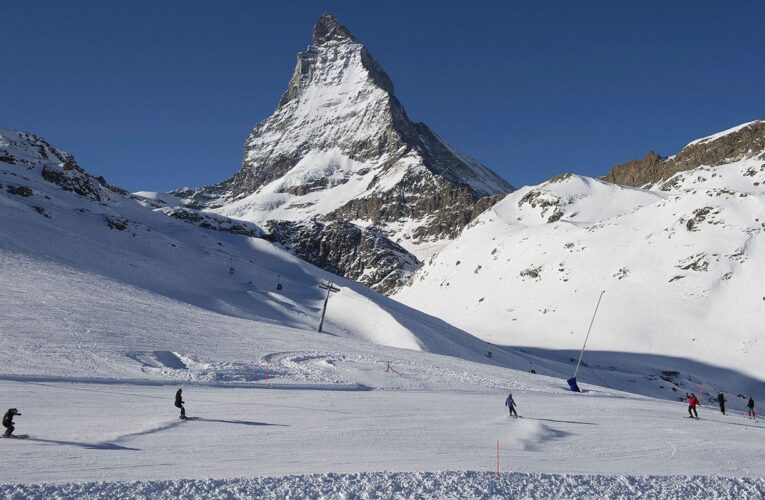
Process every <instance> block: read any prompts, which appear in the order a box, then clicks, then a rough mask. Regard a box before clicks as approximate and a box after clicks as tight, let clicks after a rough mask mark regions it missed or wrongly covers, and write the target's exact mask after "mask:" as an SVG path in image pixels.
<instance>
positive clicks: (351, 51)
mask: <svg viewBox="0 0 765 500" xmlns="http://www.w3.org/2000/svg"><path fill="white" fill-rule="evenodd" d="M512 189H513V188H512V186H511V185H510V184H508V183H507V182H506V181H505V180H503V179H502V178H501V177H499V176H498V175H496V174H495V173H493V172H492V171H491V170H489V169H488V168H486V167H485V166H483V165H481V164H480V163H479V162H477V161H475V160H473V159H471V158H469V157H467V156H465V155H464V154H462V153H460V152H459V151H457V150H456V149H455V148H454V147H452V146H450V145H449V144H447V143H446V142H444V141H443V140H442V139H440V138H439V137H438V136H437V135H436V134H435V133H433V132H432V131H431V130H430V129H429V128H428V127H427V125H425V124H423V123H414V122H412V121H410V119H409V118H408V117H407V114H406V112H405V111H404V108H403V106H402V105H401V103H399V101H398V99H396V97H395V95H394V93H393V83H392V82H391V79H390V78H389V77H388V75H387V74H386V73H385V71H384V70H383V69H382V67H381V66H380V64H379V63H378V62H377V61H375V59H374V58H373V57H372V55H371V54H370V52H369V51H368V50H367V49H366V47H364V45H362V44H361V43H359V42H358V41H357V40H356V38H355V37H354V36H353V35H352V34H351V33H350V31H349V30H348V29H347V28H345V27H344V26H342V25H341V24H340V23H338V21H337V20H336V19H335V18H334V17H332V16H331V15H329V14H325V15H323V16H322V17H321V18H320V19H319V20H318V22H317V23H316V25H315V26H314V29H313V38H312V42H311V45H309V46H308V48H307V49H306V50H305V51H303V52H300V53H299V54H298V61H297V66H296V67H295V71H294V73H293V75H292V79H291V80H290V82H289V86H288V89H287V91H286V92H285V93H284V95H283V96H282V98H281V100H280V101H279V105H278V107H277V108H276V110H275V111H274V113H273V114H272V115H271V116H269V117H268V118H266V119H265V120H263V121H262V122H260V123H259V124H258V125H257V126H255V128H254V129H253V131H252V133H251V134H250V136H249V137H248V138H247V140H246V142H245V153H244V161H243V163H242V167H241V170H240V171H239V172H238V173H236V174H235V175H234V176H233V177H231V178H229V179H227V180H225V181H223V182H221V183H220V184H216V185H212V186H205V187H202V188H199V189H188V188H184V189H181V190H178V191H175V192H173V193H172V194H173V195H175V196H177V197H180V198H182V199H183V200H185V202H186V203H187V206H188V207H190V208H195V209H202V210H206V211H212V212H216V213H219V214H223V215H226V216H228V217H232V218H236V219H241V220H245V221H251V222H255V223H258V224H260V225H265V224H266V222H267V221H269V220H277V221H289V222H293V223H298V224H305V225H306V226H304V227H302V228H301V231H302V233H303V234H307V233H308V232H310V230H313V229H316V227H318V226H317V225H316V222H322V223H328V222H332V221H341V222H344V223H346V224H347V223H351V224H353V225H356V226H359V227H360V228H362V229H366V228H372V229H374V232H375V235H378V236H379V235H385V236H386V237H388V238H389V239H391V240H392V242H394V243H395V244H397V245H400V246H401V247H403V248H404V249H406V251H407V252H410V253H412V254H414V255H415V256H417V257H418V258H421V257H422V256H424V255H428V254H430V253H432V252H433V251H434V249H436V248H439V247H440V246H442V245H443V243H444V242H445V241H446V240H448V239H450V238H452V237H454V236H456V235H457V234H458V233H459V231H460V230H461V229H462V228H463V227H464V226H465V224H467V223H468V222H469V221H470V220H472V219H473V218H474V217H475V216H476V215H478V214H479V213H480V212H482V211H483V210H485V209H486V208H488V207H489V206H491V204H492V203H493V202H495V201H496V199H497V198H496V196H497V195H501V194H505V193H507V192H509V191H511V190H512ZM321 227H324V226H323V225H322V226H321ZM338 227H347V228H348V229H349V230H351V231H354V232H355V231H358V229H353V228H351V227H350V226H348V225H345V226H333V228H334V229H337V228H338ZM334 234H337V231H335V233H334ZM330 236H331V235H330ZM322 237H323V240H324V242H325V244H331V242H330V241H329V238H328V235H325V234H323V235H322ZM292 241H294V238H293V237H292V235H290V238H289V240H285V243H289V244H290V245H292V243H291V242H292ZM304 253H305V252H304ZM375 260H379V257H378V256H376V255H375V254H374V253H362V254H360V255H359V259H358V262H360V263H361V265H362V266H363V267H366V266H369V265H372V266H373V265H374V264H373V262H374V261H375ZM411 261H413V259H412V258H411V257H410V256H405V257H404V258H403V259H402V260H401V264H400V266H399V268H398V270H397V271H398V272H399V274H400V275H401V276H400V279H399V281H403V279H404V278H405V277H406V274H408V273H409V272H411V271H412V270H413V268H412V267H411V266H410V265H409V263H410V262H411ZM414 261H415V262H416V259H414ZM336 267H338V269H339V270H341V271H342V268H341V267H339V266H336ZM390 273H391V270H388V271H386V272H381V271H379V270H374V271H372V272H370V271H365V272H364V273H362V274H359V275H354V274H353V273H349V274H346V276H347V277H350V278H353V279H359V278H360V277H361V278H362V279H364V280H365V281H364V282H365V283H367V284H370V285H373V286H375V285H377V286H378V288H380V289H382V290H384V291H389V290H390V289H391V287H390V286H389V285H387V284H386V285H385V286H382V287H380V286H379V283H375V282H373V281H370V280H369V279H368V277H369V276H376V275H389V274H390ZM365 277H367V278H365Z"/></svg>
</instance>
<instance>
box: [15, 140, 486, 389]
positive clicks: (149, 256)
mask: <svg viewBox="0 0 765 500" xmlns="http://www.w3.org/2000/svg"><path fill="white" fill-rule="evenodd" d="M0 148H2V149H0V153H2V155H3V158H4V159H2V160H0V208H1V210H0V222H1V223H0V236H2V237H1V238H0V262H2V263H3V265H2V266H1V267H0V269H2V271H0V272H2V281H3V282H4V283H10V284H12V285H10V288H8V289H6V294H5V295H4V296H3V301H4V304H3V306H4V307H3V308H4V310H24V309H29V310H34V309H37V310H39V313H37V314H34V315H33V316H32V317H31V318H29V320H28V321H25V322H23V323H21V324H16V322H17V318H15V317H14V316H12V315H11V316H7V317H6V318H4V321H5V322H6V328H7V329H8V330H9V331H10V332H11V333H10V334H9V335H5V336H4V337H3V339H2V341H0V342H3V343H5V344H6V345H8V346H10V345H15V346H17V348H18V349H19V350H21V352H24V353H25V354H24V355H23V356H19V355H18V353H14V352H13V350H10V349H9V350H5V351H4V352H3V354H2V356H3V357H4V358H5V359H4V361H8V364H7V365H6V366H7V370H9V371H10V372H15V373H24V371H23V370H21V367H22V366H27V365H28V366H29V367H30V368H29V369H30V370H33V369H34V368H33V367H35V366H37V367H38V368H39V369H41V370H43V371H44V372H45V373H51V372H56V371H57V370H60V367H58V366H55V365H50V364H47V363H42V364H39V365H38V363H39V356H40V351H39V346H38V344H37V341H36V340H34V337H35V336H36V334H39V332H49V333H48V334H49V335H60V336H62V337H61V338H59V339H58V340H57V341H56V342H54V343H52V344H51V345H50V347H51V349H54V350H58V349H60V348H62V346H65V347H64V348H65V349H66V348H68V347H69V344H70V343H71V342H75V343H76V342H77V341H78V338H79V337H78V336H79V335H85V337H86V338H87V336H88V335H92V336H94V337H95V338H101V339H102V340H103V336H106V337H107V338H109V339H120V343H117V344H112V342H113V340H110V341H109V345H108V346H107V349H116V351H115V352H112V353H110V354H108V355H107V354H104V356H106V357H107V358H109V359H113V357H114V354H115V353H117V352H118V353H119V354H121V355H122V356H123V357H124V358H123V359H119V358H117V359H115V360H114V366H115V367H116V366H121V364H123V363H127V364H128V365H130V364H131V363H132V364H135V363H136V361H135V360H132V358H131V356H130V353H131V352H132V351H134V350H140V346H141V345H143V340H142V339H145V338H146V337H147V336H148V337H150V338H151V342H160V343H162V342H165V341H163V340H160V339H161V338H162V337H163V336H168V338H172V337H173V336H174V335H176V332H173V331H172V328H170V326H169V325H167V324H165V323H164V321H172V320H173V318H174V317H175V316H181V317H186V316H188V315H193V316H200V317H203V316H204V315H206V314H208V312H212V313H215V314H217V315H225V316H227V317H235V318H242V319H246V320H253V321H256V322H257V324H256V325H255V326H253V328H257V329H259V330H271V329H277V330H278V329H280V328H287V327H290V328H292V329H299V330H300V331H303V332H305V331H313V330H315V328H316V326H317V324H318V320H319V316H320V311H321V305H322V301H323V298H324V292H323V291H322V290H320V289H319V288H318V285H319V283H321V282H322V281H323V280H327V281H330V280H331V281H335V282H336V283H337V284H338V285H339V286H340V287H341V288H342V291H341V292H340V293H337V294H334V296H333V297H332V300H331V309H330V312H329V314H328V316H327V320H326V321H327V324H326V331H327V332H328V333H329V334H331V335H337V336H340V337H345V338H351V339H357V340H363V341H368V342H373V343H376V344H380V345H386V346H392V347H400V348H406V349H415V350H432V351H433V352H439V353H443V354H455V355H458V356H459V355H464V356H466V357H467V358H473V359H480V358H481V357H482V355H483V351H484V349H485V346H484V343H483V342H480V341H478V340H477V339H474V338H472V337H470V336H469V335H466V334H465V333H464V332H461V331H459V330H457V329H455V328H453V327H450V326H449V325H447V324H445V323H444V322H442V321H439V320H436V319H434V318H430V317H428V316H427V315H423V314H421V313H418V312H416V311H414V310H411V309H409V308H408V307H404V306H401V305H400V304H398V303H396V302H394V301H391V300H389V299H387V298H385V297H383V296H381V295H378V294H376V293H374V292H371V291H370V290H368V289H367V288H365V287H364V286H362V285H359V284H357V283H353V282H349V281H347V280H343V279H340V278H338V277H336V276H333V275H331V274H329V273H327V272H324V271H322V270H320V269H317V268H315V267H313V266H311V265H310V264H307V263H305V262H303V261H300V260H299V259H297V258H296V257H293V256H292V255H290V254H288V253H287V252H285V251H283V250H280V249H279V248H277V247H275V246H274V245H272V244H271V243H268V242H267V241H264V240H261V239H257V238H250V237H244V236H239V235H235V234H226V233H222V232H219V231H208V230H204V229H200V228H199V227H197V226H195V225H192V224H188V223H185V222H182V221H177V220H174V219H171V218H168V217H165V216H164V215H163V214H161V213H157V212H154V211H152V208H154V206H153V205H152V204H151V202H152V200H150V199H149V198H139V199H138V201H140V202H142V203H143V204H142V203H139V202H137V201H136V200H135V199H134V198H133V197H129V196H126V194H125V193H124V192H119V191H118V190H116V189H115V188H112V189H114V190H110V189H107V188H106V187H104V186H106V184H105V181H104V184H103V185H102V184H101V183H100V182H99V181H98V180H96V179H95V178H93V177H91V176H90V175H89V174H87V173H86V172H85V171H84V170H82V169H81V168H80V167H79V166H77V165H76V163H75V162H74V159H73V158H72V157H71V156H70V155H67V154H66V153H63V152H61V151H60V150H58V149H56V148H53V147H52V146H50V145H49V144H47V143H46V142H44V141H43V140H42V139H40V138H37V137H35V136H33V135H31V134H25V133H22V132H16V131H12V130H8V129H3V130H2V135H0ZM52 181H56V182H52ZM72 186H73V188H72ZM71 189H76V190H77V191H79V193H81V194H78V192H75V191H72V190H71ZM67 190H68V191H67ZM144 200H146V201H144ZM144 204H145V205H148V206H144ZM229 267H233V269H234V273H233V274H230V273H229ZM280 282H281V283H282V285H283V290H281V291H280V292H279V291H277V289H276V286H277V284H278V283H280ZM41 291H44V294H43V295H41V293H40V292H41ZM84 297H88V299H87V300H85V299H84ZM152 303H156V304H164V306H163V307H160V306H159V305H156V306H155V307H154V308H151V307H150V306H149V304H152ZM120 304H126V306H125V307H124V308H122V307H120ZM165 307H166V308H168V309H169V310H170V311H176V312H168V313H158V314H159V316H160V317H163V319H162V321H163V322H161V323H158V322H159V321H160V320H159V319H158V318H156V317H152V316H151V314H149V313H148V312H147V311H146V309H147V308H150V309H155V310H162V309H163V308H165ZM138 311H140V312H141V314H140V315H138V316H137V317H135V318H134V320H133V321H134V322H135V325H134V326H135V328H136V330H137V331H134V332H125V331H121V330H120V329H121V328H124V324H123V323H121V322H117V324H118V325H120V326H118V327H115V326H114V325H113V324H111V321H110V320H104V319H102V318H100V316H101V315H102V314H107V315H108V317H112V316H113V315H120V314H124V315H125V316H124V319H125V320H127V318H128V317H130V316H133V315H135V313H136V312H138ZM70 315H71V316H72V318H71V319H69V316H70ZM70 321H71V323H72V325H73V326H72V327H71V330H73V331H70V328H68V327H64V328H62V326H63V325H66V324H68V322H70ZM91 322H92V323H93V324H92V325H91V324H90V323H91ZM152 324H157V325H159V324H162V325H164V326H163V327H162V328H163V329H162V330H160V331H157V332H154V333H149V332H151V330H152V326H151V325H152ZM12 325H15V326H12ZM165 329H166V330H165ZM288 329H289V328H288ZM36 332H37V333H36ZM139 332H143V333H139ZM91 340H92V339H91ZM235 340H236V339H232V342H234V341H235ZM92 341H94V342H95V340H92ZM167 342H168V343H169V340H168V341H167ZM27 348H28V349H29V351H28V352H27ZM460 353H461V354H460ZM76 356H77V357H78V359H80V358H83V359H85V360H87V359H88V356H89V354H82V356H80V355H79V353H78V354H76ZM133 357H134V356H133ZM10 360H13V362H12V363H11V362H10ZM87 364H88V365H92V363H87ZM107 365H108V363H107V364H105V365H104V366H100V365H99V366H98V367H96V366H95V365H94V366H93V367H95V368H98V369H99V370H101V369H103V370H106V372H108V371H109V370H110V369H111V368H109V367H108V366H107ZM137 366H139V367H140V364H139V365H137ZM72 369H73V370H75V371H76V370H80V369H84V365H80V364H79V362H77V363H74V366H73V367H72ZM88 369H89V368H88ZM120 369H121V368H120ZM106 372H104V373H101V372H100V371H99V374H100V375H104V374H106ZM28 373H34V371H32V372H28Z"/></svg>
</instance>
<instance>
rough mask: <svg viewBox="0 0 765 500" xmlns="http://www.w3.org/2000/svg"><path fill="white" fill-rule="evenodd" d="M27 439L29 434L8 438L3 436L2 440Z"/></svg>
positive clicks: (12, 435)
mask: <svg viewBox="0 0 765 500" xmlns="http://www.w3.org/2000/svg"><path fill="white" fill-rule="evenodd" d="M28 437H29V434H15V435H14V434H11V435H10V436H5V435H3V436H2V438H3V439H27V438H28Z"/></svg>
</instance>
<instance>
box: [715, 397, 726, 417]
mask: <svg viewBox="0 0 765 500" xmlns="http://www.w3.org/2000/svg"><path fill="white" fill-rule="evenodd" d="M725 401H726V399H725V395H724V394H723V393H722V392H721V393H720V394H718V395H717V402H718V403H720V413H722V414H723V415H725Z"/></svg>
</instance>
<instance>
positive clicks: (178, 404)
mask: <svg viewBox="0 0 765 500" xmlns="http://www.w3.org/2000/svg"><path fill="white" fill-rule="evenodd" d="M182 393H183V389H178V392H176V393H175V407H176V408H180V409H181V420H186V408H184V407H183V404H184V401H183V395H182Z"/></svg>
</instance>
